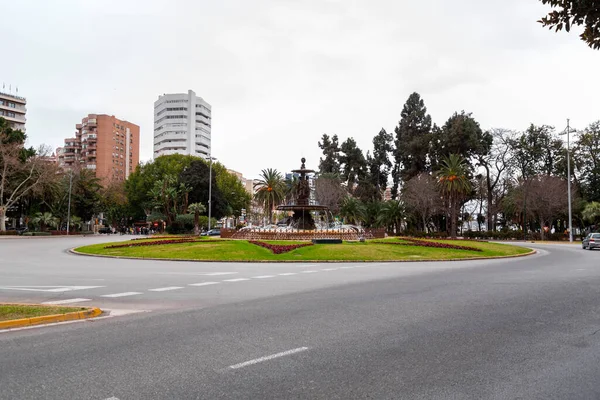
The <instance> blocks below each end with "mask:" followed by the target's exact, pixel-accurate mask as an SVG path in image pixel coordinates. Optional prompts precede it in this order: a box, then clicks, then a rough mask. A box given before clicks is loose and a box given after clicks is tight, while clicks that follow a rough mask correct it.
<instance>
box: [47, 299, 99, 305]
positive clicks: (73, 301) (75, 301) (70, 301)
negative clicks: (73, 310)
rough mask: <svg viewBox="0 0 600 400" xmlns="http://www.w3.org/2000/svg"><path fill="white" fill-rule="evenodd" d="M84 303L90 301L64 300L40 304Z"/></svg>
mask: <svg viewBox="0 0 600 400" xmlns="http://www.w3.org/2000/svg"><path fill="white" fill-rule="evenodd" d="M84 301H92V299H65V300H55V301H44V302H43V303H42V304H71V303H83V302H84Z"/></svg>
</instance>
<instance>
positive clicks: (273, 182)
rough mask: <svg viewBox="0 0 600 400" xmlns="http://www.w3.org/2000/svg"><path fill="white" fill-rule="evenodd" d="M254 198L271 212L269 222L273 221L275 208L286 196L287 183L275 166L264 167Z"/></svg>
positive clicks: (255, 187)
mask: <svg viewBox="0 0 600 400" xmlns="http://www.w3.org/2000/svg"><path fill="white" fill-rule="evenodd" d="M254 189H255V191H256V193H255V194H254V199H255V200H256V201H258V202H259V203H260V204H262V206H263V207H264V208H265V211H266V212H267V213H268V214H269V223H272V222H273V208H275V206H276V205H277V204H279V203H281V202H282V201H283V199H284V198H285V191H286V190H285V189H286V185H285V182H284V180H283V177H282V176H281V174H280V173H279V172H278V171H277V170H276V169H273V168H268V169H263V170H262V171H261V175H260V179H259V180H258V182H256V183H255V184H254Z"/></svg>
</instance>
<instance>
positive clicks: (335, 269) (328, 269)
mask: <svg viewBox="0 0 600 400" xmlns="http://www.w3.org/2000/svg"><path fill="white" fill-rule="evenodd" d="M338 269H339V268H325V269H322V270H321V271H337V270H338Z"/></svg>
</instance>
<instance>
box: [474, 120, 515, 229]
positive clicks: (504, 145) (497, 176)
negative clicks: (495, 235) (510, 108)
mask: <svg viewBox="0 0 600 400" xmlns="http://www.w3.org/2000/svg"><path fill="white" fill-rule="evenodd" d="M489 133H490V134H491V136H492V138H493V142H492V146H491V149H490V151H489V152H488V153H487V154H478V157H477V162H478V164H479V165H480V166H481V167H483V168H484V170H485V190H484V191H483V192H485V196H486V203H487V207H486V212H487V218H486V220H487V230H488V231H493V230H495V229H496V224H495V219H496V218H495V215H496V214H497V212H498V211H499V206H500V202H501V199H500V197H499V196H495V194H497V193H498V190H497V189H498V188H499V186H498V185H499V184H500V183H501V182H502V180H503V179H505V178H507V175H508V174H510V169H511V165H512V164H511V144H510V143H511V140H513V138H514V136H515V134H514V132H512V131H509V130H505V129H492V130H491V131H490V132H489Z"/></svg>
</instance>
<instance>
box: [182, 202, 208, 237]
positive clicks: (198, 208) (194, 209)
mask: <svg viewBox="0 0 600 400" xmlns="http://www.w3.org/2000/svg"><path fill="white" fill-rule="evenodd" d="M187 210H188V213H190V214H194V234H196V235H199V234H200V214H204V213H205V212H206V207H204V204H202V203H192V204H190V205H189V206H188V208H187Z"/></svg>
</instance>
